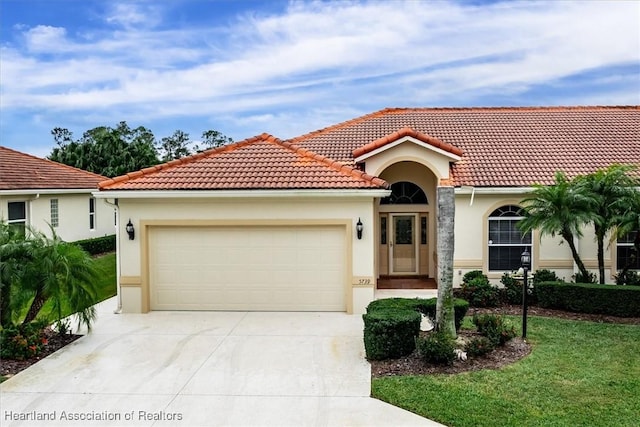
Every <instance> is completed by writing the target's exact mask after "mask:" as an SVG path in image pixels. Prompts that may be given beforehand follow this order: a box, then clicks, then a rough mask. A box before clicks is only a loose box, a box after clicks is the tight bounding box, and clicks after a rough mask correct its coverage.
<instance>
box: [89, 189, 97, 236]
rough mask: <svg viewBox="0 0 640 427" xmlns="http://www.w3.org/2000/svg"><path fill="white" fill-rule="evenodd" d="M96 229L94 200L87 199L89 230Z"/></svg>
mask: <svg viewBox="0 0 640 427" xmlns="http://www.w3.org/2000/svg"><path fill="white" fill-rule="evenodd" d="M95 229H96V199H94V198H93V197H91V198H89V230H95Z"/></svg>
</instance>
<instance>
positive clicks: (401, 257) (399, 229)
mask: <svg viewBox="0 0 640 427" xmlns="http://www.w3.org/2000/svg"><path fill="white" fill-rule="evenodd" d="M380 177H381V178H382V179H384V180H386V181H387V182H389V183H390V184H391V195H389V196H388V197H385V198H383V199H381V200H380V203H379V205H378V221H379V227H378V230H379V235H378V245H377V246H378V250H377V263H378V276H379V278H385V277H389V278H394V277H415V278H420V277H422V278H428V277H434V276H435V271H434V266H435V263H434V262H433V261H432V259H433V256H434V250H435V232H434V231H435V230H434V227H435V216H434V215H433V213H434V212H435V211H432V209H435V207H434V206H433V205H434V203H433V202H434V201H435V191H436V182H437V180H436V177H435V175H434V174H433V172H431V170H430V169H429V168H427V167H426V166H424V165H421V164H419V163H415V162H410V161H404V162H398V163H395V164H392V165H391V166H389V167H388V168H387V169H385V170H384V171H383V172H382V173H381V175H380Z"/></svg>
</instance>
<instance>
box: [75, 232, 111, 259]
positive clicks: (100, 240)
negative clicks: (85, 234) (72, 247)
mask: <svg viewBox="0 0 640 427" xmlns="http://www.w3.org/2000/svg"><path fill="white" fill-rule="evenodd" d="M74 243H75V244H76V245H78V246H80V247H81V248H82V249H84V250H85V251H87V252H89V253H90V254H91V255H99V254H104V253H107V252H114V251H115V250H116V235H115V234H112V235H110V236H104V237H96V238H95V239H86V240H77V241H75V242H74Z"/></svg>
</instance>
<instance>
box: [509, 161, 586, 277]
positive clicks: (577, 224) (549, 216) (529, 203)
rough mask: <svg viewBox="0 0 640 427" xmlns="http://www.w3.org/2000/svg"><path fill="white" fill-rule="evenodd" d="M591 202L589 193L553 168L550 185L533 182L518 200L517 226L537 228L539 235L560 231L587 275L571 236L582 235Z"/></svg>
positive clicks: (582, 271) (553, 233)
mask: <svg viewBox="0 0 640 427" xmlns="http://www.w3.org/2000/svg"><path fill="white" fill-rule="evenodd" d="M593 203H594V200H593V197H592V196H591V195H590V194H588V193H584V192H583V191H581V189H580V188H579V187H577V186H576V185H574V183H573V182H572V181H571V180H569V179H568V178H567V176H566V175H565V174H564V173H563V172H556V175H555V184H554V185H550V186H546V185H539V184H538V185H535V186H534V190H533V192H532V193H531V194H530V195H529V196H528V197H526V198H524V199H523V200H522V204H523V216H524V218H523V219H522V220H521V221H520V222H519V223H518V228H520V230H521V231H523V232H530V231H531V230H533V229H538V230H540V237H542V236H543V235H545V234H548V235H551V236H555V235H556V234H557V235H560V237H562V238H563V239H564V241H566V242H567V244H568V245H569V248H570V249H571V255H572V256H573V260H574V262H575V263H576V265H577V266H578V270H579V271H580V274H581V275H582V277H589V271H588V270H587V269H586V268H585V266H584V263H583V262H582V259H581V258H580V254H578V250H577V249H576V245H575V241H574V238H575V237H582V227H583V226H584V225H586V224H588V223H589V222H590V221H591V215H590V213H589V209H588V207H589V206H592V205H593Z"/></svg>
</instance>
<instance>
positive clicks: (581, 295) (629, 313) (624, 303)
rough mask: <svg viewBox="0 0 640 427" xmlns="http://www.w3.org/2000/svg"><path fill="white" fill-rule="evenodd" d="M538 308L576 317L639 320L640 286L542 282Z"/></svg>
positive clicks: (539, 289)
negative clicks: (582, 315)
mask: <svg viewBox="0 0 640 427" xmlns="http://www.w3.org/2000/svg"><path fill="white" fill-rule="evenodd" d="M537 294H538V305H540V306H541V307H544V308H555V309H559V310H566V311H573V312H577V313H590V314H605V315H611V316H619V317H640V286H613V285H597V284H591V283H559V282H542V283H539V284H538V287H537Z"/></svg>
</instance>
